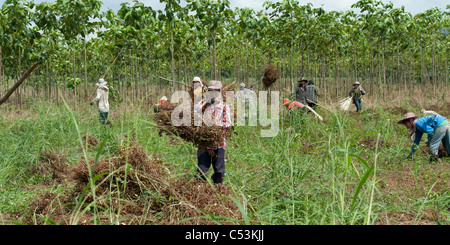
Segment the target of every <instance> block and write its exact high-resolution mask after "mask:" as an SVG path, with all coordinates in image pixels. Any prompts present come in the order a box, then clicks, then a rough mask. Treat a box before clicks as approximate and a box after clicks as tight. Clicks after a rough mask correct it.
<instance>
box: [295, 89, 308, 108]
mask: <svg viewBox="0 0 450 245" xmlns="http://www.w3.org/2000/svg"><path fill="white" fill-rule="evenodd" d="M295 100H296V101H298V102H300V103H302V104H306V89H305V87H300V86H297V87H295Z"/></svg>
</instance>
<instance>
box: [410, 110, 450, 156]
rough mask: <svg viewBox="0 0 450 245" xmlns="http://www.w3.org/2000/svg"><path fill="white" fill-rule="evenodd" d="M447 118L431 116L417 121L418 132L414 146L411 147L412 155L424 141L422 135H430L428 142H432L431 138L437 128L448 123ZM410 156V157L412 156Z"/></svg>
mask: <svg viewBox="0 0 450 245" xmlns="http://www.w3.org/2000/svg"><path fill="white" fill-rule="evenodd" d="M446 120H447V119H446V118H445V117H442V116H438V115H436V116H431V117H422V118H420V119H418V120H417V121H416V131H415V138H414V144H413V146H412V147H411V154H412V153H414V152H416V150H417V146H418V145H419V143H420V140H421V139H422V135H423V134H424V133H426V134H427V135H428V142H430V141H431V138H432V137H433V135H434V131H435V130H436V128H437V127H439V126H441V124H442V123H445V122H446ZM411 154H410V155H411Z"/></svg>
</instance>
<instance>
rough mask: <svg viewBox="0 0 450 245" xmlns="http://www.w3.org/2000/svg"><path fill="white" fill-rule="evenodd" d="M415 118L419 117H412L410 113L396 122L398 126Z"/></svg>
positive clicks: (412, 114)
mask: <svg viewBox="0 0 450 245" xmlns="http://www.w3.org/2000/svg"><path fill="white" fill-rule="evenodd" d="M417 118H419V116H416V115H414V113H412V112H408V113H406V114H405V116H404V117H403V119H402V120H400V121H398V122H397V123H398V124H404V123H405V121H406V120H409V119H413V120H414V119H417Z"/></svg>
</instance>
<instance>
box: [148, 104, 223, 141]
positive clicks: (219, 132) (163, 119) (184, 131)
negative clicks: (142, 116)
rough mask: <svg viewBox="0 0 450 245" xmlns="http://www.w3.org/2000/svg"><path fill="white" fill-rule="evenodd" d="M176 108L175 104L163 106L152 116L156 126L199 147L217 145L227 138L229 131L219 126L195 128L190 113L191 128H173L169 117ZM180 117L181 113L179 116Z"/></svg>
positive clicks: (182, 126)
mask: <svg viewBox="0 0 450 245" xmlns="http://www.w3.org/2000/svg"><path fill="white" fill-rule="evenodd" d="M176 107H177V105H175V104H170V105H169V106H164V107H161V108H160V112H158V113H155V114H154V120H155V121H156V123H157V124H158V126H159V127H160V128H161V129H163V130H166V131H168V132H171V133H173V134H175V135H177V136H179V137H180V138H182V139H183V140H185V141H187V142H192V143H193V144H194V145H197V146H199V147H205V148H207V147H211V146H214V145H219V144H220V143H221V141H222V139H223V137H226V138H229V136H230V135H231V133H230V130H224V129H223V128H222V127H221V126H216V125H213V126H207V125H205V124H204V123H202V126H195V124H194V115H195V114H194V112H192V113H191V123H190V125H191V126H184V125H181V126H174V125H173V123H172V120H171V115H172V112H173V111H174V109H175V108H176ZM180 117H182V113H181V114H180Z"/></svg>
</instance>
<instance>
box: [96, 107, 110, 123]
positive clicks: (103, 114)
mask: <svg viewBox="0 0 450 245" xmlns="http://www.w3.org/2000/svg"><path fill="white" fill-rule="evenodd" d="M98 116H99V121H100V123H101V124H105V122H106V120H107V119H108V112H103V111H100V110H98Z"/></svg>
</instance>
